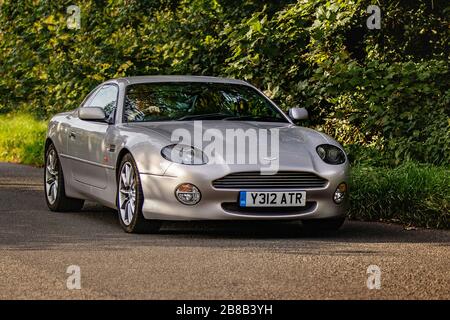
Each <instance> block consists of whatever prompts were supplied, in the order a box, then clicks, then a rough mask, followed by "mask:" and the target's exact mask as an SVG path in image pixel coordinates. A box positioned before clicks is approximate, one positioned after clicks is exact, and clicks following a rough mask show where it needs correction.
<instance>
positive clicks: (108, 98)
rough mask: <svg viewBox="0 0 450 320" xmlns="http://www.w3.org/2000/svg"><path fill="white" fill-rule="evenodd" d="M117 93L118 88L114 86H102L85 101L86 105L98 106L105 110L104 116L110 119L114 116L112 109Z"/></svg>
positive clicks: (115, 104) (115, 103)
mask: <svg viewBox="0 0 450 320" xmlns="http://www.w3.org/2000/svg"><path fill="white" fill-rule="evenodd" d="M117 93H118V89H117V87H116V86H114V85H106V86H103V87H102V88H101V89H100V90H99V91H98V92H97V93H96V94H95V97H94V98H93V99H92V100H91V101H90V102H88V101H87V102H88V103H87V104H86V107H100V108H102V109H103V110H105V114H106V117H107V118H108V119H111V118H112V117H114V111H115V110H116V106H117ZM89 100H90V99H89Z"/></svg>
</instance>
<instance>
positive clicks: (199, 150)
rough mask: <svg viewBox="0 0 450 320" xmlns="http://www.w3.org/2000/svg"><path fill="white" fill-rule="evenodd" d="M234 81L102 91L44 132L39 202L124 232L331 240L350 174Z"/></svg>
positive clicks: (321, 139)
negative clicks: (194, 224) (247, 232)
mask: <svg viewBox="0 0 450 320" xmlns="http://www.w3.org/2000/svg"><path fill="white" fill-rule="evenodd" d="M307 118H308V112H307V111H306V110H305V109H303V108H292V109H290V110H289V113H288V114H285V113H284V112H283V111H282V110H281V109H280V108H279V107H277V106H276V105H275V104H274V103H273V102H272V101H271V100H270V99H269V98H267V97H266V96H265V95H264V94H263V93H262V92H261V91H259V90H258V89H256V88H255V87H253V86H252V85H250V84H248V83H247V82H244V81H240V80H232V79H224V78H214V77H196V76H142V77H129V78H121V79H114V80H109V81H106V82H104V83H102V84H100V85H99V86H98V87H97V88H95V89H94V90H93V91H92V92H91V93H90V94H89V95H88V96H87V97H86V98H85V99H84V101H83V102H82V103H81V105H80V107H79V108H77V109H76V110H74V111H70V112H65V113H60V114H57V115H56V116H54V117H53V118H52V119H51V120H50V123H49V126H48V132H47V138H46V142H45V180H44V183H45V199H46V202H47V205H48V207H49V208H50V210H52V211H75V210H80V209H81V208H82V206H83V204H84V201H85V200H91V201H96V202H99V203H101V204H103V205H105V206H107V207H110V208H116V209H117V211H118V216H119V221H120V224H121V226H122V227H123V229H124V230H125V231H126V232H138V233H141V232H156V231H158V230H159V228H160V225H161V222H162V221H163V220H301V221H302V224H303V226H304V227H305V228H306V229H308V230H314V231H315V230H336V229H338V228H339V227H340V226H341V225H342V224H343V222H344V220H345V213H346V208H347V205H348V187H347V181H348V175H349V163H348V159H347V156H346V154H345V152H344V151H343V148H342V146H341V145H340V144H339V143H337V142H336V141H335V140H334V139H332V138H330V137H329V136H327V135H325V134H323V133H321V132H317V131H314V130H311V129H308V128H305V127H301V126H298V125H296V123H301V121H302V120H305V119H307Z"/></svg>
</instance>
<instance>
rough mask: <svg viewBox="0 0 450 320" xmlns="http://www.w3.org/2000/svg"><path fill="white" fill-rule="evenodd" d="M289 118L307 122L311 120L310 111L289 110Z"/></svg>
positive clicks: (303, 109) (301, 109)
mask: <svg viewBox="0 0 450 320" xmlns="http://www.w3.org/2000/svg"><path fill="white" fill-rule="evenodd" d="M289 117H290V118H291V119H293V120H307V119H308V118H309V115H308V110H306V109H305V108H291V109H289Z"/></svg>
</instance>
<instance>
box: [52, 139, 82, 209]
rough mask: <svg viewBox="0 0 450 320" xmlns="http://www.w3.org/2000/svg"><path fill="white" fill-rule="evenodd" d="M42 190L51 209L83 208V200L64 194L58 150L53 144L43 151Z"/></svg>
mask: <svg viewBox="0 0 450 320" xmlns="http://www.w3.org/2000/svg"><path fill="white" fill-rule="evenodd" d="M44 192H45V201H46V203H47V206H48V208H49V209H50V210H51V211H57V212H67V211H80V210H81V209H82V208H83V205H84V200H81V199H74V198H70V197H67V196H66V190H65V187H64V174H63V170H62V167H61V162H60V161H59V156H58V152H57V151H56V148H55V146H54V145H53V144H51V145H50V146H49V147H48V148H47V151H46V153H45V167H44Z"/></svg>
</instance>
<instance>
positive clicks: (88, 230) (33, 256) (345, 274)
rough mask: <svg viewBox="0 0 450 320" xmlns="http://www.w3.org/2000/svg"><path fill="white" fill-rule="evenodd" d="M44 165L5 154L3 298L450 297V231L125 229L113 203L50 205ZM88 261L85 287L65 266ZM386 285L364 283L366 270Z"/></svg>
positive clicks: (369, 226)
mask: <svg viewBox="0 0 450 320" xmlns="http://www.w3.org/2000/svg"><path fill="white" fill-rule="evenodd" d="M41 180H42V169H36V168H32V167H28V166H20V165H12V164H4V163H0V299H23V298H32V299H54V298H56V299H59V298H63V299H73V298H76V299H79V298H88V299H104V298H112V299H116V298H119V299H123V298H124V299H135V298H137V299H341V298H342V299H349V298H356V299H384V298H389V299H449V298H450V247H449V244H450V232H449V231H442V230H424V229H418V230H405V229H404V228H403V227H402V226H398V225H389V224H382V223H365V222H353V221H352V222H348V223H347V224H346V225H345V226H344V228H343V229H342V230H341V231H340V232H339V233H337V234H335V235H332V236H320V237H317V236H316V237H311V236H307V235H305V234H304V233H302V230H301V227H300V226H299V225H297V224H295V223H264V224H255V223H184V222H183V223H167V224H165V225H164V227H163V230H162V232H161V234H157V235H130V234H126V233H124V232H123V231H122V230H121V228H120V226H119V223H118V220H117V216H116V214H115V212H114V211H112V210H109V209H106V208H104V207H101V206H97V205H95V204H92V203H87V205H86V206H85V208H84V209H83V211H82V212H78V213H54V212H50V211H48V210H47V208H46V205H45V201H44V195H43V191H42V186H41ZM71 265H76V266H79V267H80V273H81V289H80V290H69V289H68V288H67V286H66V282H67V278H68V277H69V276H70V274H68V273H66V271H67V268H68V267H69V266H71ZM369 265H377V266H378V267H379V268H380V270H381V288H380V289H373V290H369V289H368V288H367V285H366V282H367V277H368V274H367V268H368V266H369Z"/></svg>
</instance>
